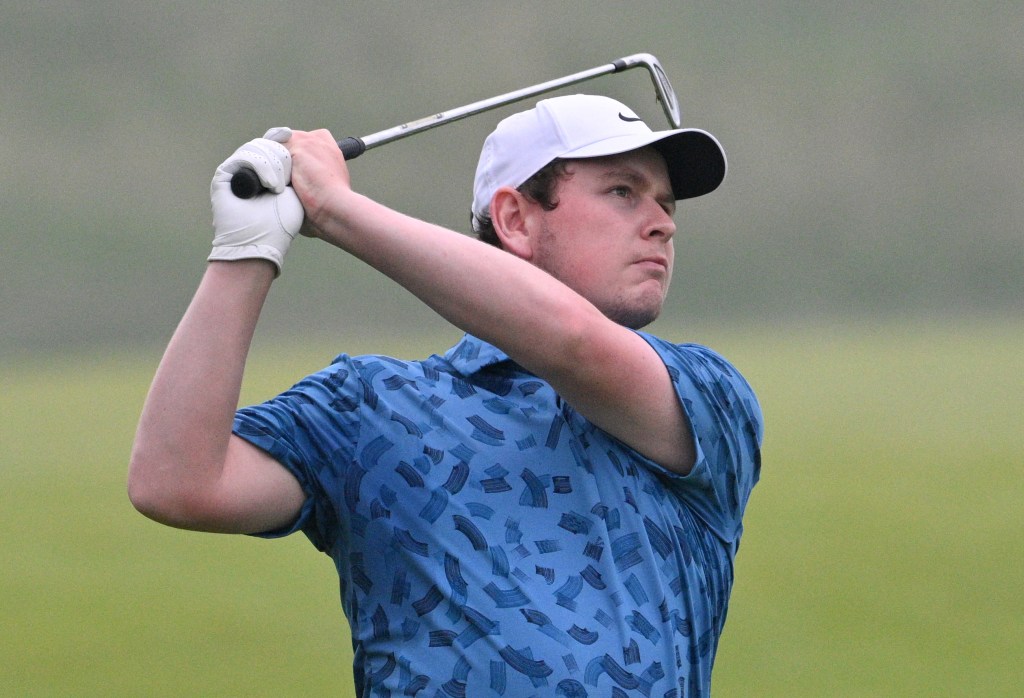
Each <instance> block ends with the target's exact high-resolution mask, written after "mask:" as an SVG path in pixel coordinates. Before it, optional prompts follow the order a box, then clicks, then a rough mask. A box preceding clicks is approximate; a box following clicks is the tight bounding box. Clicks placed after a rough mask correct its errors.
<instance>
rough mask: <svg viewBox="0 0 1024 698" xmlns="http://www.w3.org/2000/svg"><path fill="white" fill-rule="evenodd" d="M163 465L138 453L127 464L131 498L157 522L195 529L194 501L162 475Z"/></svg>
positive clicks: (131, 500) (134, 504)
mask: <svg viewBox="0 0 1024 698" xmlns="http://www.w3.org/2000/svg"><path fill="white" fill-rule="evenodd" d="M160 472H161V468H160V467H159V466H158V465H155V464H153V463H151V462H149V461H147V460H145V459H143V458H141V457H139V456H138V455H134V454H133V456H132V460H131V463H130V464H129V466H128V483H127V485H128V487H127V489H128V500H129V501H130V502H131V503H132V506H133V507H135V509H136V511H138V512H139V513H140V514H142V515H143V516H145V517H146V518H148V519H152V520H153V521H156V522H157V523H161V524H164V525H166V526H173V527H175V528H194V527H195V524H194V521H193V520H194V519H195V517H196V515H195V512H194V509H195V504H194V503H191V502H190V501H189V498H188V497H186V496H185V495H184V494H183V492H182V491H181V490H180V487H174V486H172V485H171V484H170V483H167V482H164V481H162V480H161V478H160V477H159V473H160Z"/></svg>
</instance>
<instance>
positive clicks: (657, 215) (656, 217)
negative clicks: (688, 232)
mask: <svg viewBox="0 0 1024 698" xmlns="http://www.w3.org/2000/svg"><path fill="white" fill-rule="evenodd" d="M647 206H648V218H647V225H646V228H645V230H646V232H645V235H644V236H645V237H650V238H664V239H665V242H668V241H669V240H671V239H672V236H673V235H675V234H676V222H675V219H674V218H673V217H672V214H671V213H669V212H668V211H666V210H665V206H664V204H662V203H660V202H658V201H656V200H654V199H650V200H649V201H648V204H647Z"/></svg>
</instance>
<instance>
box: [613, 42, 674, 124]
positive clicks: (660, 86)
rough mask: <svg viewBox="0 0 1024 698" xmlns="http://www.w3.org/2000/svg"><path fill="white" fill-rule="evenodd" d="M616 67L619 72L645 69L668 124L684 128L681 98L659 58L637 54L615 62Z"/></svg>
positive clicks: (647, 54) (646, 54)
mask: <svg viewBox="0 0 1024 698" xmlns="http://www.w3.org/2000/svg"><path fill="white" fill-rule="evenodd" d="M615 65H616V67H617V68H618V70H625V69H627V68H636V67H638V66H639V67H643V68H645V69H646V70H647V72H648V73H649V74H650V76H651V82H652V83H654V91H655V92H656V93H657V95H658V102H660V103H661V109H662V111H664V112H665V117H666V118H667V119H668V122H669V123H670V124H671V125H672V128H681V127H682V125H683V114H682V111H681V110H680V108H679V98H678V97H676V91H675V90H674V89H672V83H671V82H669V79H668V75H666V74H665V69H664V68H662V67H661V62H660V61H659V60H658V59H657V58H655V57H654V56H653V55H651V54H649V53H636V54H633V55H632V56H626V57H625V58H620V59H619V60H617V61H615Z"/></svg>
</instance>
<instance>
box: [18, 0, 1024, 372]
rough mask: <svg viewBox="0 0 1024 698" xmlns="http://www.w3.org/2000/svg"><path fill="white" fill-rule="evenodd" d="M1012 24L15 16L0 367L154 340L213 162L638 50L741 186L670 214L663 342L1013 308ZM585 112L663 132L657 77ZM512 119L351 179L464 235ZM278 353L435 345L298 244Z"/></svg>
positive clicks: (598, 15)
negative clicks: (498, 133)
mask: <svg viewBox="0 0 1024 698" xmlns="http://www.w3.org/2000/svg"><path fill="white" fill-rule="evenodd" d="M1022 36H1024V4H1020V3H1013V2H997V1H985V2H967V1H966V0H963V1H952V0H950V1H942V0H939V1H935V0H915V1H906V2H896V3H891V2H878V1H867V2H858V3H814V2H807V1H797V0H769V1H767V2H759V3H742V4H741V3H677V2H630V3H619V2H567V3H549V2H543V3H542V2H520V3H491V2H480V3H469V2H435V3H430V2H411V1H404V2H374V3H355V2H349V3H337V2H335V3H318V2H290V3H271V2H222V3H199V2H184V1H176V2H155V3H129V2H57V3H29V4H20V3H19V4H15V3H13V2H4V3H3V4H2V6H0V133H2V135H3V152H4V156H5V157H4V158H3V164H2V166H0V210H2V214H0V224H2V226H3V227H2V231H0V235H2V238H0V239H2V241H3V242H2V248H0V284H2V286H0V288H2V293H0V299H2V302H0V327H2V332H0V354H6V355H18V354H24V353H30V352H31V353H39V352H42V353H51V352H64V351H82V350H88V349H98V348H104V347H112V346H124V345H130V344H139V343H142V344H147V345H151V344H159V343H161V342H162V341H164V340H165V339H166V337H167V336H168V335H169V333H170V331H171V329H172V328H173V325H174V323H175V322H176V321H177V319H178V317H179V316H180V314H181V312H182V310H183V309H184V306H185V304H186V303H187V301H188V298H189V297H190V295H191V293H192V290H193V289H194V286H195V283H196V281H197V280H198V278H199V276H200V274H201V273H202V268H203V265H204V259H205V255H206V253H207V250H208V245H209V239H210V237H211V232H212V231H211V227H210V221H209V218H210V214H209V206H208V199H207V189H208V185H209V178H210V176H211V175H212V173H213V170H214V168H215V167H216V165H217V164H218V163H219V162H220V161H221V160H222V159H223V158H224V157H226V156H227V155H228V154H229V153H230V152H231V151H232V150H233V149H234V148H235V147H236V146H237V145H239V144H240V143H242V142H244V141H245V140H248V139H249V138H251V137H254V136H258V135H261V134H262V133H263V131H264V130H265V129H266V128H268V127H270V126H274V125H289V126H292V127H295V128H315V127H327V128H330V129H331V130H332V131H334V132H335V134H336V135H337V136H338V137H341V136H345V135H365V134H368V133H372V132H375V131H378V130H382V129H384V128H388V127H390V126H393V125H396V124H399V123H403V122H406V121H411V120H413V119H416V118H419V117H422V116H426V115H428V114H430V113H432V112H435V111H441V110H444V109H447V108H450V107H454V106H458V105H461V104H464V103H467V102H471V101H474V100H477V99H482V98H484V97H488V96H491V95H494V94H497V93H502V92H507V91H510V90H513V89H516V88H518V87H522V86H525V85H530V84H534V83H537V82H541V81H544V80H547V79H550V78H553V77H557V76H560V75H564V74H567V73H570V72H575V71H578V70H582V69H584V68H589V67H592V66H595V65H599V64H603V63H607V62H610V61H611V60H613V59H615V58H618V57H619V56H622V55H626V54H630V53H636V52H641V51H645V52H650V53H653V54H655V55H656V56H658V57H659V58H660V59H661V61H662V63H663V64H664V66H665V68H666V70H667V72H668V74H669V76H670V78H671V79H672V81H673V84H674V85H675V88H676V90H677V92H678V93H679V95H680V99H681V102H682V105H683V113H684V121H685V122H686V123H687V124H688V125H692V126H700V127H704V128H707V129H708V130H710V131H712V132H713V133H715V134H716V135H717V136H718V137H719V138H720V140H721V141H722V142H723V144H724V145H725V147H726V149H727V151H728V153H729V156H730V172H729V176H728V178H727V180H726V183H725V184H724V185H723V187H722V188H721V189H720V190H719V191H718V192H716V193H715V194H713V195H712V196H709V197H705V198H703V199H699V200H696V201H693V202H690V203H687V204H686V205H684V206H682V207H681V210H680V213H679V216H678V223H679V227H680V236H679V238H678V240H679V243H680V244H679V253H678V266H677V273H676V282H675V287H674V290H673V304H672V309H671V311H670V312H669V314H668V315H667V318H666V321H667V322H671V323H674V326H675V325H678V324H679V323H681V322H685V321H693V322H699V323H705V324H706V323H711V322H717V321H722V322H729V323H732V322H738V323H756V324H760V325H769V326H777V325H779V324H785V323H787V322H793V323H801V324H802V323H807V322H819V321H824V322H842V321H844V320H847V319H853V318H856V319H858V320H864V319H865V318H867V319H871V318H875V317H877V318H880V319H897V320H900V319H903V318H909V317H920V316H926V317H934V316H950V317H953V318H956V317H959V316H963V315H968V314H970V315H978V314H984V315H989V316H996V317H1006V318H1009V319H1015V318H1016V319H1019V317H1020V312H1021V310H1022V309H1024V308H1022V306H1024V191H1022V182H1024V157H1022V155H1024V99H1022V92H1024V91H1022V87H1024V51H1022V50H1021V37H1022ZM576 91H591V92H602V93H605V94H609V95H611V96H614V97H617V98H619V99H622V100H623V101H627V102H629V103H631V104H632V105H633V106H634V107H635V108H636V109H637V111H639V112H640V113H641V114H642V115H643V116H645V117H646V118H647V120H648V122H649V123H650V124H651V125H652V126H655V127H661V126H662V125H663V124H664V117H663V116H662V115H661V112H660V110H658V108H657V106H656V105H655V104H654V101H653V94H654V93H653V90H652V89H651V87H650V84H649V82H648V80H647V78H646V76H645V75H644V74H643V73H642V72H641V71H632V72H629V73H625V74H623V75H616V76H608V77H603V78H600V79H598V80H595V81H592V82H589V83H585V84H584V85H582V86H579V87H578V88H576ZM517 108H520V107H510V108H505V109H503V110H500V111H498V112H492V113H490V114H486V115H482V116H477V117H473V118H471V119H469V120H467V121H463V122H460V123H457V124H453V125H449V126H445V127H443V128H441V129H438V130H434V131H430V132H428V133H425V134H422V135H420V136H417V137H415V138H412V139H409V140H406V141H401V142H397V143H393V144H391V145H387V146H383V147H381V148H379V149H377V150H374V151H372V152H370V153H368V154H367V155H365V156H364V157H363V158H361V159H360V160H358V161H356V162H354V163H352V172H353V179H354V182H355V184H356V186H357V188H359V189H361V190H362V191H364V192H365V193H367V194H369V195H371V196H373V197H376V198H378V199H379V200H382V201H383V202H385V203H387V204H389V205H392V206H394V207H396V208H399V209H401V210H403V211H406V212H408V213H411V214H413V215H416V216H419V217H423V218H427V219H430V220H433V221H436V222H439V223H442V224H444V225H447V226H450V227H455V228H458V229H460V230H465V229H466V227H467V226H466V223H467V213H466V211H467V209H468V205H469V190H470V185H471V180H472V172H473V169H474V167H475V164H476V156H477V152H478V149H479V145H480V143H481V142H482V140H483V138H484V136H485V135H486V134H487V132H488V131H489V130H490V129H491V128H492V127H493V125H494V123H495V122H496V120H497V119H498V118H499V117H500V116H504V115H506V114H507V113H510V112H512V111H515V110H516V109H517ZM301 243H302V244H299V245H298V246H297V247H296V248H293V251H292V253H291V255H290V257H289V259H288V263H287V265H286V268H285V273H284V275H283V276H282V277H281V279H280V280H279V281H278V282H277V288H276V289H275V293H274V294H273V295H272V299H271V303H270V307H269V308H268V309H267V312H266V316H265V322H264V325H263V332H264V333H265V335H266V336H270V337H275V336H276V337H286V336H290V335H295V334H296V333H302V332H311V333H316V334H318V335H321V336H323V335H327V336H331V335H340V334H343V333H344V334H347V335H351V334H360V335H365V334H368V333H371V332H374V331H380V330H381V328H386V329H385V331H386V332H390V333H392V334H394V333H398V332H404V331H418V330H423V329H431V328H432V327H433V328H434V329H436V326H435V325H434V323H438V321H437V320H436V319H433V318H430V317H429V315H428V314H427V313H424V312H422V308H421V307H420V306H419V304H418V303H417V302H416V301H414V300H413V299H411V298H410V297H409V296H408V295H407V294H405V293H404V292H403V291H401V290H399V289H396V288H395V287H393V286H392V285H390V284H388V283H384V282H382V281H381V280H380V279H379V278H378V277H377V276H376V275H375V273H373V272H372V271H369V270H366V269H363V268H361V267H360V266H359V265H358V264H357V263H354V262H353V261H352V260H350V259H347V258H345V256H344V255H342V254H340V253H335V252H334V251H333V250H328V248H326V247H324V246H323V245H322V244H320V243H315V242H310V241H301Z"/></svg>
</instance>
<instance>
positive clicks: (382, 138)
mask: <svg viewBox="0 0 1024 698" xmlns="http://www.w3.org/2000/svg"><path fill="white" fill-rule="evenodd" d="M630 68H646V69H647V72H648V73H650V76H651V82H653V83H654V90H655V92H656V93H657V97H658V101H659V102H660V103H661V108H662V109H663V110H664V112H665V116H666V117H668V121H669V123H670V124H671V125H672V128H680V127H681V126H682V115H681V114H680V111H679V100H678V98H677V97H676V93H675V90H673V89H672V84H671V83H670V82H669V80H668V76H667V75H665V71H664V69H663V68H662V67H661V63H660V62H658V59H657V58H655V57H654V56H652V55H651V54H649V53H636V54H633V55H631V56H625V57H624V58H620V59H618V60H617V61H613V62H611V63H608V64H606V65H601V66H598V67H596V68H591V69H589V70H584V71H581V72H579V73H573V74H572V75H566V76H565V77H561V78H556V79H554V80H549V81H548V82H542V83H540V84H538V85H533V86H532V87H524V88H522V89H520V90H515V91H514V92H508V93H506V94H503V95H498V96H496V97H491V98H489V99H483V100H480V101H479V102H473V103H472V104H467V105H465V106H463V107H456V108H454V109H449V110H448V111H443V112H439V113H437V114H433V115H432V116H428V117H425V118H423V119H418V120H416V121H410V122H408V123H405V124H401V125H400V126H395V127H394V128H389V129H387V130H384V131H379V132H377V133H372V134H370V135H368V136H363V137H362V138H357V137H354V136H349V137H348V138H343V139H342V140H340V141H338V147H339V148H341V152H342V153H343V154H344V155H345V159H346V160H352V159H353V158H357V157H359V156H360V155H362V154H363V153H364V152H366V151H367V150H369V149H370V148H375V147H377V146H378V145H383V144H384V143H390V142H391V141H397V140H399V139H400V138H405V137H407V136H411V135H413V134H414V133H419V132H421V131H426V130H428V129H431V128H436V127H437V126H441V125H442V124H448V123H451V122H453V121H458V120H459V119H464V118H466V117H467V116H473V115H474V114H479V113H481V112H485V111H488V110H490V109H495V108H497V107H502V106H505V105H506V104H511V103H513V102H518V101H519V100H522V99H526V98H527V97H533V96H535V95H539V94H544V93H545V92H551V91H552V90H557V89H558V88H561V87H566V86H568V85H575V84H576V83H579V82H583V81H585V80H590V79H591V78H595V77H598V76H600V75H607V74H609V73H620V72H622V71H624V70H629V69H630ZM231 191H232V192H233V193H234V194H235V196H237V197H238V198H240V199H251V198H252V197H254V196H256V195H257V194H259V193H260V192H261V191H263V185H262V184H261V183H260V180H259V177H257V176H256V173H255V172H253V171H252V170H251V169H243V170H239V171H238V172H236V173H235V174H234V175H233V176H232V178H231Z"/></svg>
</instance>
